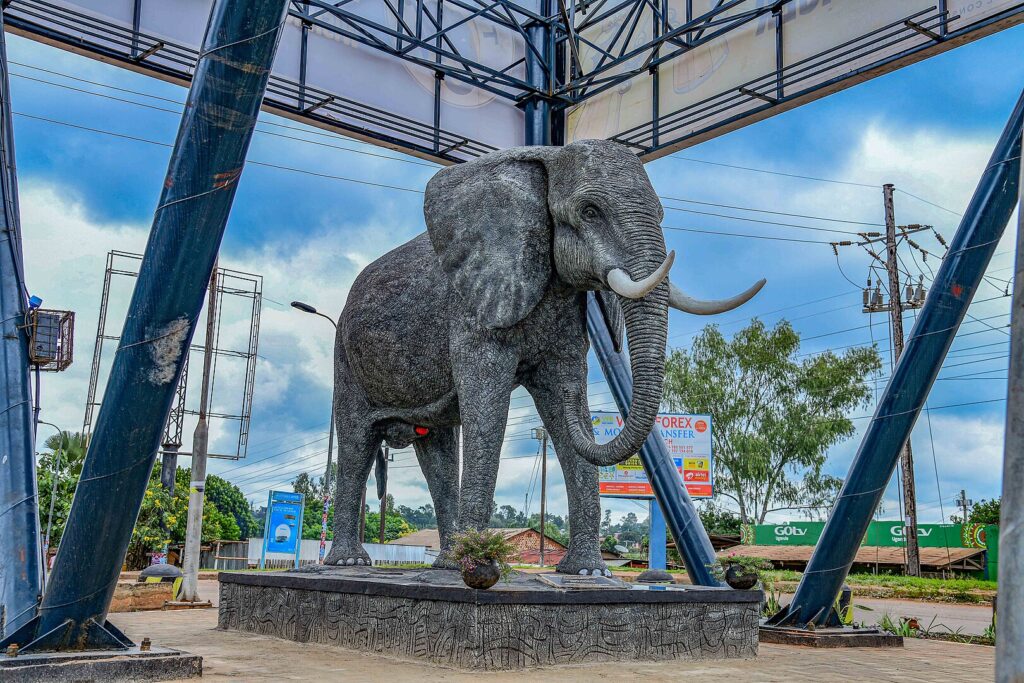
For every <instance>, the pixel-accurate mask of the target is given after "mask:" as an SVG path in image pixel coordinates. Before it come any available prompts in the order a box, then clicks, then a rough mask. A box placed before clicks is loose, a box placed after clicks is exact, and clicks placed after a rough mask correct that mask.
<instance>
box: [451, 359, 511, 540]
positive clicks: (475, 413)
mask: <svg viewBox="0 0 1024 683" xmlns="http://www.w3.org/2000/svg"><path fill="white" fill-rule="evenodd" d="M455 351H456V352H455V353H453V354H452V367H456V368H459V373H458V374H457V375H456V377H455V384H456V388H457V391H458V394H459V415H460V417H461V419H462V436H463V439H464V443H463V446H462V492H461V495H460V496H459V524H458V528H459V529H460V530H467V529H485V528H487V525H488V523H489V522H490V519H491V506H492V504H493V502H494V486H495V484H496V483H497V479H498V459H499V458H500V457H501V442H502V441H503V440H504V438H505V422H506V420H507V419H508V404H509V396H510V395H511V394H512V388H513V386H514V385H515V374H516V365H517V363H518V359H517V358H516V357H515V356H514V354H512V353H510V352H508V351H506V350H505V349H503V348H501V347H500V346H499V345H498V344H495V343H489V342H488V341H486V340H475V343H473V344H468V343H467V344H465V345H463V346H460V347H459V348H458V349H455Z"/></svg>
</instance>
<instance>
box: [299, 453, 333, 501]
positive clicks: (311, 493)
mask: <svg viewBox="0 0 1024 683" xmlns="http://www.w3.org/2000/svg"><path fill="white" fill-rule="evenodd" d="M324 484H325V482H324V475H323V474H321V475H319V476H310V474H309V473H308V472H302V473H301V474H299V476H297V477H295V479H293V480H292V490H293V491H295V493H302V494H304V495H305V496H306V505H307V506H308V505H309V502H310V501H311V500H314V499H315V500H319V501H321V503H322V502H323V499H324ZM337 485H338V463H336V462H332V463H331V490H330V491H329V492H328V493H329V494H330V495H329V498H330V500H334V493H335V492H336V491H337Z"/></svg>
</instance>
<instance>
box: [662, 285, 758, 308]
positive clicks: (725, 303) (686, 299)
mask: <svg viewBox="0 0 1024 683" xmlns="http://www.w3.org/2000/svg"><path fill="white" fill-rule="evenodd" d="M765 282H767V280H765V279H764V278H761V279H760V280H758V281H757V282H755V283H754V285H753V286H752V287H751V288H750V289H748V290H747V291H745V292H743V293H742V294H737V295H736V296H734V297H732V298H731V299H712V300H708V301H703V300H701V299H694V298H693V297H692V296H689V295H688V294H684V293H683V291H682V290H681V289H679V288H678V287H676V286H675V285H674V284H672V283H671V282H669V283H668V305H669V306H671V307H672V308H674V309H676V310H678V311H683V312H684V313H694V314H696V315H714V314H715V313H725V312H726V311H731V310H732V309H734V308H739V307H740V306H742V305H743V304H745V303H747V302H748V301H750V299H751V298H752V297H753V296H754V295H755V294H757V293H758V292H760V291H761V288H762V287H764V283H765Z"/></svg>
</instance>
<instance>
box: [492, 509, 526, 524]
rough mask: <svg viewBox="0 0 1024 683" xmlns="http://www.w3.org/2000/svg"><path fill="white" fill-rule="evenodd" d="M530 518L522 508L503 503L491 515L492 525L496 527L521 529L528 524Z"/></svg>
mask: <svg viewBox="0 0 1024 683" xmlns="http://www.w3.org/2000/svg"><path fill="white" fill-rule="evenodd" d="M528 523H529V520H528V519H527V518H526V515H525V514H523V512H522V510H517V509H516V508H514V507H512V506H511V505H502V506H501V507H500V508H497V510H496V511H495V513H494V514H492V515H491V521H490V525H491V527H492V528H495V529H520V528H524V527H526V526H527V524H528Z"/></svg>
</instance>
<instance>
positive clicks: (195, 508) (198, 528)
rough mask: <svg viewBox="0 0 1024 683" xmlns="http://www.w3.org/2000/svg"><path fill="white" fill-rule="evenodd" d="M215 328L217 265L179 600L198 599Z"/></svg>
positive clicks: (212, 283)
mask: <svg viewBox="0 0 1024 683" xmlns="http://www.w3.org/2000/svg"><path fill="white" fill-rule="evenodd" d="M216 330H217V264H216V263H215V264H214V266H213V274H212V275H210V287H209V290H208V291H207V304H206V339H205V341H204V350H203V383H202V389H201V392H200V395H199V422H198V423H197V424H196V431H195V433H194V434H193V435H192V478H191V479H192V480H191V482H190V483H189V494H188V524H187V526H186V527H185V556H184V558H182V563H181V564H182V574H183V577H182V580H181V592H180V593H179V594H178V600H180V601H181V602H199V601H200V600H199V560H200V553H201V545H202V540H203V500H204V498H205V497H206V456H207V453H208V452H209V441H210V426H209V424H208V423H207V420H206V410H207V408H208V406H209V401H210V374H211V370H212V368H213V338H214V335H215V333H216Z"/></svg>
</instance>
